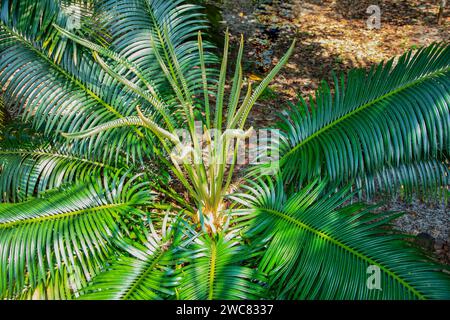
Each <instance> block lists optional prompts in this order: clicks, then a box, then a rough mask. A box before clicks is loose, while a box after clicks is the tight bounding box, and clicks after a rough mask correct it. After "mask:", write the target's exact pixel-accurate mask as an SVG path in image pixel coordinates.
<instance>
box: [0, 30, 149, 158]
mask: <svg viewBox="0 0 450 320" xmlns="http://www.w3.org/2000/svg"><path fill="white" fill-rule="evenodd" d="M0 52H1V59H0V70H1V71H0V83H1V84H2V85H6V91H5V99H6V101H7V102H10V104H11V105H16V106H17V107H18V109H19V110H20V112H21V114H22V115H23V119H24V120H31V122H32V124H33V126H34V128H36V129H38V130H42V131H43V132H44V133H45V134H46V135H47V136H51V137H53V138H54V139H60V140H61V139H62V137H60V134H59V133H60V132H69V133H70V132H79V131H83V130H86V129H88V128H90V127H93V126H96V125H97V124H100V123H104V122H107V121H111V120H114V119H117V118H121V117H124V116H127V115H130V114H133V113H135V112H136V110H135V108H136V106H137V105H138V104H139V102H140V101H139V100H138V99H137V98H136V96H135V95H133V93H131V92H129V91H127V90H126V89H124V88H123V85H121V84H120V83H118V82H117V81H115V80H114V79H112V78H111V77H109V76H108V75H107V74H106V73H105V72H104V71H103V70H102V68H101V67H100V66H99V65H98V64H96V63H95V61H94V60H93V58H92V57H89V56H86V55H85V56H83V57H82V58H81V60H80V61H79V63H78V66H77V67H76V68H75V67H73V66H72V67H70V68H69V67H68V68H67V69H66V68H65V67H67V66H62V65H58V64H56V63H54V62H53V61H52V60H50V59H49V58H48V56H47V55H46V53H45V52H43V51H41V50H39V49H38V48H36V47H35V46H34V45H33V43H31V42H30V41H29V40H28V39H26V38H24V37H22V36H21V35H19V34H17V33H15V32H14V31H13V30H12V29H9V28H8V27H7V26H5V25H3V24H0ZM114 137H115V139H114V140H113V139H111V135H110V134H108V135H107V134H104V135H101V136H98V137H95V138H92V139H86V140H83V141H78V142H76V143H75V142H72V143H73V148H75V149H77V150H78V152H80V153H84V154H86V155H87V156H88V157H90V158H92V159H94V160H97V161H103V162H108V161H109V162H110V163H111V162H117V161H118V160H119V158H120V157H124V156H126V159H127V161H129V162H135V161H137V160H141V158H142V157H143V155H148V153H150V150H148V144H146V143H143V139H144V140H145V141H147V140H146V138H145V136H144V134H142V133H140V132H136V129H135V128H120V129H118V130H116V131H115V132H114ZM106 141H108V142H109V143H106Z"/></svg>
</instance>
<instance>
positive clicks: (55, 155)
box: [0, 150, 120, 171]
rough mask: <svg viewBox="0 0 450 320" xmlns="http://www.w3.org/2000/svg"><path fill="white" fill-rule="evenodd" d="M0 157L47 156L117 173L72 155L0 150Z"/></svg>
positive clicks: (104, 165)
mask: <svg viewBox="0 0 450 320" xmlns="http://www.w3.org/2000/svg"><path fill="white" fill-rule="evenodd" d="M0 155H31V156H32V155H37V156H47V157H54V158H55V157H56V158H60V159H67V160H71V161H77V162H83V163H87V164H91V165H94V166H98V167H102V168H105V169H110V170H114V171H119V170H120V169H119V168H116V167H113V166H111V165H108V164H105V163H102V162H97V161H93V160H89V159H85V158H81V157H76V156H72V155H65V154H61V153H51V152H44V151H29V150H0Z"/></svg>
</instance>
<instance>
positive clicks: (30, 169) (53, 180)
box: [0, 147, 120, 202]
mask: <svg viewBox="0 0 450 320" xmlns="http://www.w3.org/2000/svg"><path fill="white" fill-rule="evenodd" d="M105 171H109V172H110V174H116V173H118V172H119V171H120V170H119V169H118V168H116V167H112V166H109V165H105V164H103V163H101V162H95V161H91V160H89V159H88V158H86V157H83V156H76V155H74V154H73V153H71V152H64V150H63V149H59V150H57V149H55V148H50V147H43V148H33V149H3V148H0V201H1V202H16V201H23V200H26V199H28V198H30V197H32V196H35V195H37V194H40V193H43V192H45V191H47V190H50V189H54V188H58V187H60V186H61V185H63V184H67V183H72V182H82V181H87V180H89V179H91V178H92V177H100V176H101V175H103V174H107V173H106V172H105Z"/></svg>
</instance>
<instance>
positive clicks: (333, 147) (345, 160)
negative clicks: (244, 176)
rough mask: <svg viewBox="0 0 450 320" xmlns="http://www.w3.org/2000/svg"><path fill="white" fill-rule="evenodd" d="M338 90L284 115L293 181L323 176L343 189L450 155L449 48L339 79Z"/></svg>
mask: <svg viewBox="0 0 450 320" xmlns="http://www.w3.org/2000/svg"><path fill="white" fill-rule="evenodd" d="M334 91H335V93H334V94H332V93H331V89H330V88H329V87H328V85H327V84H325V83H324V84H323V85H322V87H321V88H320V89H319V90H318V91H317V93H316V97H315V101H314V100H312V99H311V101H310V102H309V103H307V102H305V101H303V100H302V101H301V102H300V103H299V104H298V105H297V106H293V107H292V108H291V110H290V112H288V113H287V114H285V115H284V116H283V118H284V119H285V122H284V125H283V126H282V128H283V130H284V132H285V140H284V142H283V143H282V146H281V148H280V150H281V153H280V154H281V160H280V161H281V166H282V167H283V170H282V171H283V174H284V175H285V176H286V177H287V178H288V179H289V181H293V180H295V181H300V183H306V181H307V180H308V179H314V177H317V176H322V177H328V178H329V179H330V180H331V182H334V183H335V184H337V185H341V186H342V185H344V184H346V183H349V182H353V179H355V178H356V177H357V176H361V175H364V176H365V177H366V178H370V177H374V176H376V174H375V172H377V171H379V170H381V168H382V167H385V166H388V167H390V168H395V167H398V166H408V165H409V164H410V163H412V162H414V161H426V160H430V159H435V158H436V157H438V156H439V155H440V154H441V153H443V152H448V150H449V149H450V136H449V134H450V46H449V45H445V44H434V45H431V46H429V47H426V48H423V49H420V50H419V51H417V52H412V51H410V52H408V53H406V54H405V55H403V56H402V57H400V58H399V59H398V60H390V61H389V62H387V63H385V64H383V63H382V64H380V65H378V66H376V67H373V68H372V69H371V70H370V71H368V72H366V71H365V70H359V69H355V70H352V71H351V72H350V73H349V74H348V76H347V77H343V76H342V77H340V78H337V77H336V78H335V83H334ZM404 174H406V172H404ZM417 177H419V176H417ZM413 179H414V176H413V175H409V176H408V180H410V181H412V180H413ZM399 181H400V180H399ZM399 181H397V182H399ZM367 183H369V184H372V185H373V182H371V181H367Z"/></svg>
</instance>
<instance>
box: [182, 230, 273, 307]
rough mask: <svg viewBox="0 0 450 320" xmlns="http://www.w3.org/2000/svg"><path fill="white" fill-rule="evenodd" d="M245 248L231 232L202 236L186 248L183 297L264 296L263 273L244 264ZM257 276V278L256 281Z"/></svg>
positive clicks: (241, 297)
mask: <svg viewBox="0 0 450 320" xmlns="http://www.w3.org/2000/svg"><path fill="white" fill-rule="evenodd" d="M247 249H248V248H246V247H244V246H242V244H240V243H239V242H238V241H237V240H235V239H233V237H232V236H224V235H217V238H215V239H212V238H210V237H209V236H204V237H202V238H200V239H198V240H197V241H196V243H195V244H194V245H193V246H192V247H191V248H189V250H187V251H186V252H185V256H186V258H185V259H186V261H187V262H188V264H187V265H186V267H184V268H183V270H182V276H183V278H182V283H181V285H180V288H179V296H180V298H181V299H185V300H207V299H208V300H217V299H219V300H232V299H236V300H242V299H258V298H261V297H263V292H264V288H263V286H262V281H264V277H263V276H262V275H261V274H258V273H257V271H256V270H254V269H251V268H250V267H249V266H245V263H244V261H245V259H248V258H249V256H248V254H249V251H248V250H247ZM256 280H258V281H256Z"/></svg>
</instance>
